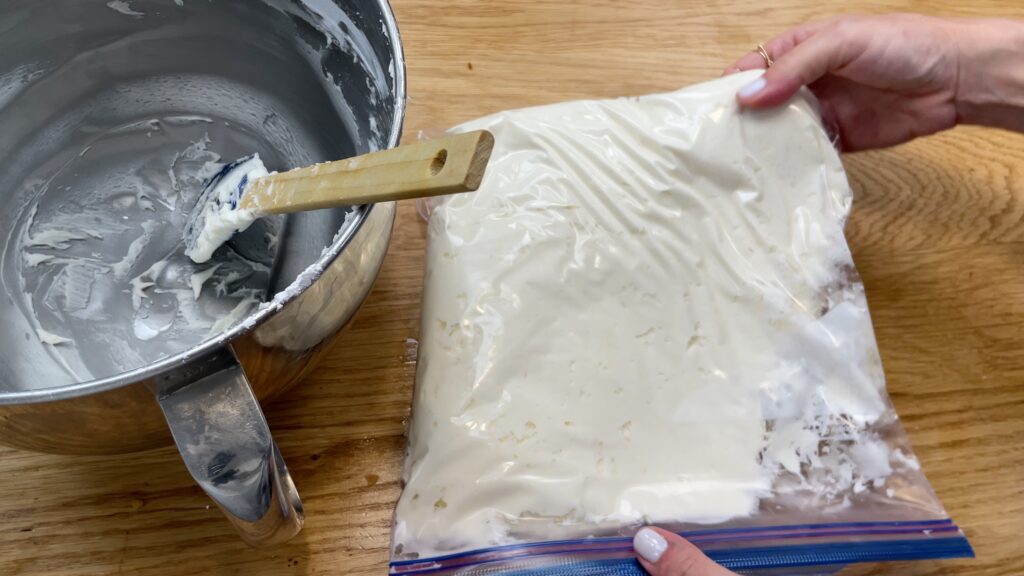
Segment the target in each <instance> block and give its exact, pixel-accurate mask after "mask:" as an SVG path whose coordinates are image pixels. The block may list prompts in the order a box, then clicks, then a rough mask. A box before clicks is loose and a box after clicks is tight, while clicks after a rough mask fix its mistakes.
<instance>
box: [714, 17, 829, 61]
mask: <svg viewBox="0 0 1024 576" xmlns="http://www.w3.org/2000/svg"><path fill="white" fill-rule="evenodd" d="M834 21H835V20H834V19H830V20H818V21H815V22H808V23H806V24H803V25H801V26H797V27H796V28H793V29H791V30H788V31H786V33H785V34H782V35H780V36H776V37H775V38H772V39H771V40H769V41H768V42H766V43H765V44H764V48H765V50H766V51H767V52H768V54H769V55H770V56H771V57H772V60H778V59H779V58H781V57H782V56H783V55H785V54H786V53H787V52H789V51H790V50H792V49H793V48H794V47H796V46H797V45H798V44H800V43H801V42H804V41H806V40H807V39H808V38H810V37H811V36H813V35H814V34H816V33H817V32H818V31H819V30H821V29H822V28H825V27H827V26H830V25H832V23H833V22H834ZM764 67H765V62H764V58H763V57H762V56H761V54H760V53H758V51H757V50H756V49H754V50H751V51H750V52H747V53H746V54H744V55H743V57H742V58H740V59H739V60H737V61H735V62H733V63H732V64H731V65H730V66H729V67H728V68H726V69H725V74H734V73H736V72H742V71H744V70H757V69H760V68H764Z"/></svg>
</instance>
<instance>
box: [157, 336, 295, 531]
mask: <svg viewBox="0 0 1024 576" xmlns="http://www.w3.org/2000/svg"><path fill="white" fill-rule="evenodd" d="M150 387H151V389H152V390H153V393H154V394H155V395H156V398H157V401H158V402H159V403H160V408H161V410H163V413H164V417H165V418H166V419H167V424H168V425H169V426H170V428H171V434H172V435H173V436H174V442H175V444H177V445H178V451H180V452H181V457H182V459H183V460H185V465H186V466H187V467H188V471H189V472H190V473H191V474H192V477H193V478H195V480H196V482H197V483H198V484H199V486H200V487H202V489H203V490H205V491H206V493H207V494H208V495H209V496H210V498H212V499H213V501H214V502H216V503H217V506H219V507H220V509H221V510H222V511H223V512H224V514H225V515H226V516H227V517H228V519H229V520H231V523H232V524H234V525H235V528H236V529H237V530H238V532H239V534H240V535H241V536H242V539H243V540H245V542H246V543H247V544H249V545H250V546H268V545H273V544H277V543H280V542H284V541H286V540H288V539H289V538H291V537H292V536H295V535H296V534H298V533H299V530H301V529H302V522H303V520H304V518H305V514H304V512H303V509H302V501H301V500H300V499H299V493H298V492H297V491H296V490H295V484H294V483H293V482H292V478H291V476H290V475H289V474H288V467H287V466H285V464H284V459H283V458H281V453H280V451H278V449H277V444H275V443H274V439H273V438H272V437H271V435H270V428H269V427H267V421H266V419H265V418H264V417H263V411H262V410H260V405H259V402H258V401H257V400H256V396H255V395H254V394H253V392H252V388H250V387H249V381H248V380H247V379H246V377H245V373H244V372H243V371H242V366H241V364H239V363H238V360H237V359H236V358H235V355H234V352H232V351H231V349H230V348H227V347H224V348H220V349H218V350H216V351H214V352H212V353H209V354H207V355H205V356H202V357H200V358H197V359H195V360H193V361H191V362H189V363H188V364H185V365H183V366H182V367H180V368H177V369H175V370H172V371H171V372H169V373H167V374H165V375H161V376H158V377H156V378H155V379H154V380H153V381H152V382H151V384H150Z"/></svg>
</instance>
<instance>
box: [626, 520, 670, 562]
mask: <svg viewBox="0 0 1024 576" xmlns="http://www.w3.org/2000/svg"><path fill="white" fill-rule="evenodd" d="M633 549H634V550H636V553H637V554H639V555H640V556H641V557H642V558H643V559H644V560H647V561H648V562H651V563H653V564H657V563H658V560H661V555H662V554H664V553H665V550H668V542H666V541H665V538H664V537H662V535H661V534H658V533H657V532H655V531H654V530H651V529H650V528H644V529H642V530H640V531H639V532H637V533H636V536H633Z"/></svg>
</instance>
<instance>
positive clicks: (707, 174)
mask: <svg viewBox="0 0 1024 576" xmlns="http://www.w3.org/2000/svg"><path fill="white" fill-rule="evenodd" d="M756 74H757V73H756V72H755V73H744V74H737V75H734V76H730V77H726V78H722V79H719V80H716V81H713V82H709V83H706V84H701V85H698V86H693V87H690V88H687V89H684V90H681V91H678V92H674V93H671V94H660V95H654V96H645V97H641V98H627V99H618V100H609V101H583V102H568V103H563V104H555V105H551V106H543V107H539V108H531V109H525V110H517V111H511V112H505V113H500V114H495V115H493V116H489V117H486V118H483V119H480V120H477V121H474V122H470V123H468V124H465V125H463V126H460V127H459V128H458V129H457V130H459V131H463V130H465V131H468V130H477V129H487V130H490V131H491V132H493V133H494V135H495V138H496V146H495V149H494V153H493V156H492V159H491V163H490V166H489V168H488V172H487V175H486V177H485V179H484V181H483V184H482V186H481V188H480V190H479V191H477V192H476V193H472V194H462V195H456V196H452V197H448V198H444V199H442V200H440V201H438V202H436V203H434V204H433V205H432V206H431V207H432V210H431V213H430V216H429V247H428V253H427V272H426V278H425V286H424V295H423V320H422V327H421V334H420V339H421V343H420V357H419V366H418V372H417V380H416V392H415V400H414V406H413V417H412V420H411V424H410V429H409V450H408V456H407V460H406V469H405V487H404V490H403V492H402V496H401V499H400V501H399V503H398V507H397V510H396V514H395V524H394V534H393V551H392V563H391V573H392V574H407V575H413V574H415V575H420V574H455V573H457V574H499V573H515V574H577V573H588V574H597V573H616V574H632V573H637V574H640V573H642V569H641V568H640V566H639V565H638V564H637V563H636V562H635V560H634V559H633V553H632V549H631V541H630V536H631V535H632V534H633V533H634V532H635V531H636V530H637V529H638V528H639V527H640V526H641V525H644V524H657V525H660V526H662V527H665V528H668V529H671V530H675V531H678V532H680V533H682V534H683V535H684V536H686V537H688V538H690V539H691V541H693V542H694V543H695V544H697V545H698V546H700V547H701V548H702V549H704V551H705V552H706V553H708V555H709V556H711V557H712V558H713V559H715V560H717V561H718V562H720V563H722V564H723V565H724V566H726V567H728V568H732V569H734V570H739V571H744V572H750V571H758V570H780V569H790V570H792V569H796V568H798V567H799V568H802V569H803V568H806V569H811V568H812V567H814V568H816V569H817V570H819V571H821V570H829V569H835V568H836V567H839V566H842V565H844V564H848V563H852V562H860V561H878V560H905V559H917V558H941V557H960V556H969V555H971V554H972V552H971V548H970V546H969V545H968V543H967V541H966V539H965V538H964V536H963V534H962V532H961V531H960V529H959V528H958V527H957V526H956V525H955V524H953V522H952V521H950V520H949V518H948V517H947V515H946V512H945V511H944V510H943V508H942V505H941V504H940V503H939V501H938V499H937V498H936V496H935V494H934V493H933V491H932V489H931V487H930V486H929V484H928V481H927V480H926V479H925V477H924V475H923V473H922V472H921V470H920V466H919V464H918V461H917V460H916V459H915V457H914V455H913V453H912V451H911V448H910V445H909V443H908V440H907V436H906V433H905V432H904V431H903V429H902V427H901V426H900V424H899V420H898V418H897V416H896V413H895V411H894V409H893V406H892V403H891V402H890V400H889V398H888V396H887V394H886V391H885V380H884V376H883V373H882V367H881V362H880V359H879V355H878V349H877V344H876V343H875V338H874V333H873V329H872V326H871V320H870V317H869V315H868V308H867V302H866V300H865V295H864V288H863V285H862V284H861V282H860V280H859V279H858V277H857V275H856V272H855V270H854V267H853V261H852V259H851V256H850V252H849V249H848V248H847V245H846V241H845V238H844V236H843V226H844V224H845V222H846V219H847V215H848V214H849V210H850V204H851V200H852V193H851V191H850V187H849V184H848V182H847V179H846V176H845V173H844V171H843V167H842V164H841V162H840V160H839V157H838V155H837V153H836V151H835V150H834V148H833V147H832V145H831V143H830V141H829V138H828V136H827V135H826V133H825V131H824V130H823V128H822V125H821V120H820V118H819V115H818V113H817V109H816V105H815V102H814V101H813V97H812V96H810V94H809V93H807V92H802V93H801V94H800V95H798V96H797V97H795V98H794V99H793V100H792V101H791V102H790V103H788V104H787V105H786V106H784V107H782V108H780V109H778V110H772V111H760V112H755V111H741V110H740V109H739V108H738V107H737V105H736V103H735V93H736V90H737V89H738V88H739V87H740V86H742V85H744V84H745V83H747V82H749V81H750V80H752V79H753V78H754V77H755V75H756Z"/></svg>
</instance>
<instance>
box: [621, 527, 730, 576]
mask: <svg viewBox="0 0 1024 576" xmlns="http://www.w3.org/2000/svg"><path fill="white" fill-rule="evenodd" d="M633 549H634V550H635V551H636V553H637V556H638V559H639V560H640V564H641V565H642V566H643V567H644V569H645V570H647V572H648V573H650V574H651V576H736V574H735V573H734V572H731V571H729V570H726V569H725V568H722V567H721V566H719V565H718V564H715V563H714V562H713V561H712V560H711V559H710V558H708V557H707V556H705V555H704V553H703V552H701V551H700V549H699V548H697V547H696V546H694V545H693V544H690V543H689V542H687V541H686V540H684V539H683V537H682V536H679V535H677V534H673V533H672V532H669V531H668V530H662V529H661V528H643V529H641V530H640V531H639V532H637V533H636V536H634V537H633Z"/></svg>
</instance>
